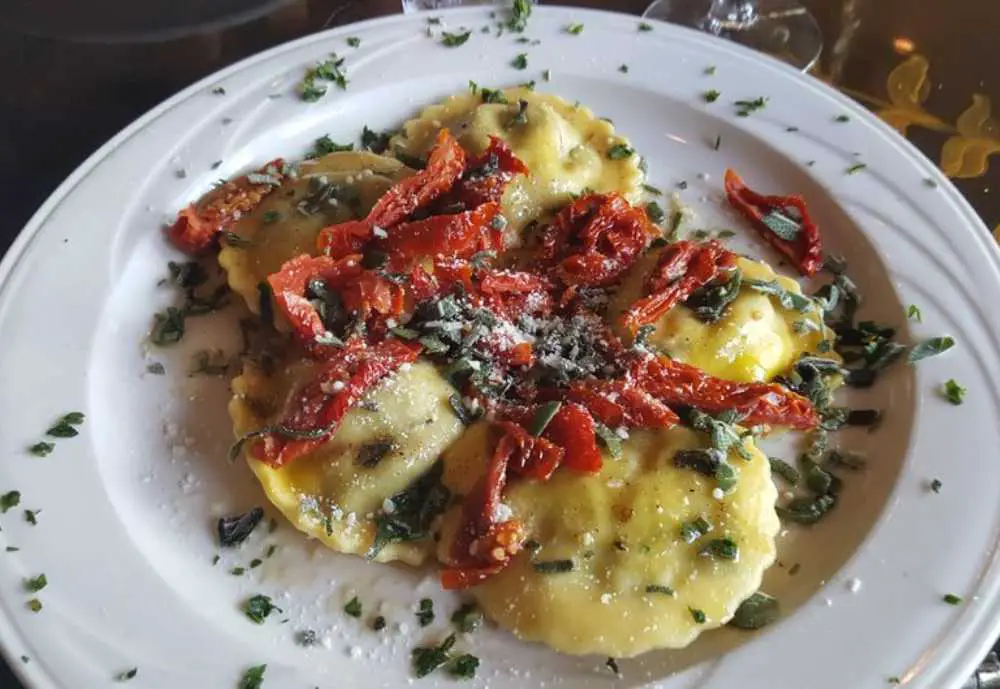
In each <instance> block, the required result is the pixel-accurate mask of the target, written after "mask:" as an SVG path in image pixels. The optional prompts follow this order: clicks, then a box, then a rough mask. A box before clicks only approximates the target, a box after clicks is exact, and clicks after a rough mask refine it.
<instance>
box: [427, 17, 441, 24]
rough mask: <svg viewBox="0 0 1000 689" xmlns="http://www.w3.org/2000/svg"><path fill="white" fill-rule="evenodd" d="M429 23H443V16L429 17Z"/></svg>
mask: <svg viewBox="0 0 1000 689" xmlns="http://www.w3.org/2000/svg"><path fill="white" fill-rule="evenodd" d="M427 23H428V24H440V23H441V17H427Z"/></svg>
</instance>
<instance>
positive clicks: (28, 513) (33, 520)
mask: <svg viewBox="0 0 1000 689" xmlns="http://www.w3.org/2000/svg"><path fill="white" fill-rule="evenodd" d="M41 512H42V511H41V510H25V511H24V521H26V522H28V523H29V524H31V525H32V526H38V515H39V514H41Z"/></svg>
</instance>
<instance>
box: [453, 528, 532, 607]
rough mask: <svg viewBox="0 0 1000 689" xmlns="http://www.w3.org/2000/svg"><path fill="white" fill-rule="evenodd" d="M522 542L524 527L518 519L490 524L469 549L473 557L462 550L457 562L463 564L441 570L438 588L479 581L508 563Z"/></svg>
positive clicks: (460, 586)
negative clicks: (473, 553) (460, 557)
mask: <svg viewBox="0 0 1000 689" xmlns="http://www.w3.org/2000/svg"><path fill="white" fill-rule="evenodd" d="M523 542H524V526H523V524H521V522H520V521H519V520H517V519H510V520H508V521H505V522H501V523H499V524H492V525H491V526H490V527H489V529H488V530H487V532H486V533H485V534H484V535H483V536H481V537H479V538H478V539H477V540H476V541H475V544H474V545H473V546H472V548H471V550H473V551H475V552H476V554H477V555H476V557H472V556H471V555H470V554H469V552H466V553H465V558H464V559H463V560H460V561H459V562H462V563H464V564H453V565H452V566H449V567H445V568H443V569H442V570H441V586H442V588H444V589H445V590H449V591H453V590H457V589H467V588H471V587H473V586H476V585H477V584H481V583H483V582H484V581H486V580H487V579H489V578H490V577H491V576H493V575H494V574H497V573H499V572H501V571H502V570H503V569H504V568H505V567H506V566H507V565H509V564H510V561H511V558H513V556H514V555H516V554H517V553H518V552H520V550H521V547H522V544H523ZM483 562H487V563H489V564H482V563H483Z"/></svg>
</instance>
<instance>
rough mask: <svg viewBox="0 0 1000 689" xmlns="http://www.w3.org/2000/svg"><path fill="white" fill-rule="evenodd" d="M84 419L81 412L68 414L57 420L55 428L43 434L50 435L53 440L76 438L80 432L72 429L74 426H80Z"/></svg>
mask: <svg viewBox="0 0 1000 689" xmlns="http://www.w3.org/2000/svg"><path fill="white" fill-rule="evenodd" d="M84 418H85V417H84V415H83V413H82V412H78V411H73V412H70V413H69V414H66V415H65V416H63V417H62V418H61V419H59V420H58V421H57V422H56V425H55V426H53V427H52V428H50V429H49V430H47V431H45V434H46V435H51V436H52V437H53V438H72V437H74V436H77V435H79V434H80V432H79V431H78V430H77V429H76V428H74V426H79V425H80V424H82V423H83V421H84Z"/></svg>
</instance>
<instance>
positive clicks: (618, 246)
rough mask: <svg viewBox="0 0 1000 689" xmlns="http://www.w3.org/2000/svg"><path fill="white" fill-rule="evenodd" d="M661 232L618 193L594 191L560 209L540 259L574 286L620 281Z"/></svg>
mask: <svg viewBox="0 0 1000 689" xmlns="http://www.w3.org/2000/svg"><path fill="white" fill-rule="evenodd" d="M659 234H660V233H659V231H658V230H657V229H656V227H655V226H654V225H653V224H652V223H651V222H650V220H649V218H648V217H647V216H646V212H645V211H644V210H642V209H641V208H635V207H632V206H630V205H629V204H628V202H627V201H626V200H625V199H624V198H622V197H621V196H620V195H618V194H588V195H586V196H582V197H580V198H579V199H577V200H576V201H574V202H573V203H571V204H570V205H569V206H567V207H566V208H564V209H563V210H561V211H559V213H558V214H556V217H555V218H554V219H553V220H552V222H551V223H550V224H549V225H548V227H547V228H546V229H545V231H544V234H543V235H542V246H541V250H540V252H539V259H540V261H541V262H542V264H543V265H547V266H550V267H551V271H552V273H553V275H555V276H556V277H558V278H559V279H560V280H561V281H562V282H563V283H565V284H566V285H568V286H571V287H580V286H603V285H609V284H612V283H614V282H615V281H616V280H618V278H620V277H621V276H622V275H623V274H624V273H625V272H626V271H627V270H628V269H629V268H631V267H632V266H633V265H634V264H635V262H636V261H637V260H638V259H639V257H640V256H641V255H642V252H643V251H644V250H645V248H646V247H647V246H648V245H649V242H650V241H651V240H652V239H653V238H654V237H656V236H658V235H659Z"/></svg>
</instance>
